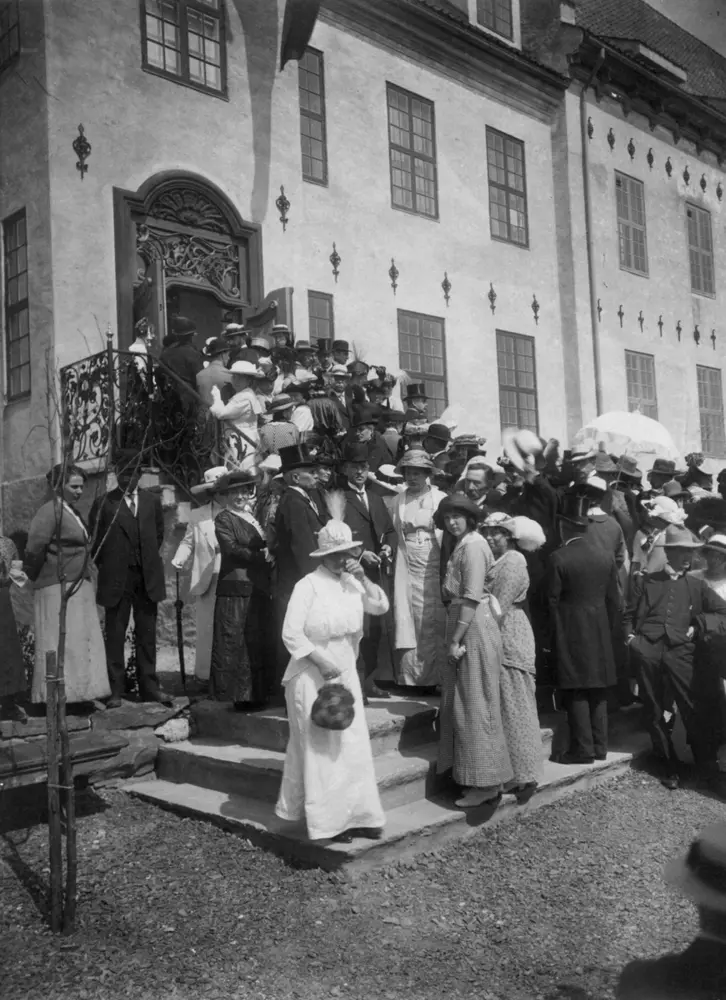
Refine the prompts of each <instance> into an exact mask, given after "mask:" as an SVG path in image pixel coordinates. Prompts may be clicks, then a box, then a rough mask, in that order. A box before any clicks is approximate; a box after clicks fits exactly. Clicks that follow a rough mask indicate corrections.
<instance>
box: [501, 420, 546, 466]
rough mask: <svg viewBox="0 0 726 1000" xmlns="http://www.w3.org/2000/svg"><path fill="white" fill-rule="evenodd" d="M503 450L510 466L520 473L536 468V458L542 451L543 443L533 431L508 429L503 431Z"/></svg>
mask: <svg viewBox="0 0 726 1000" xmlns="http://www.w3.org/2000/svg"><path fill="white" fill-rule="evenodd" d="M502 450H503V451H504V454H505V457H506V459H507V461H508V462H509V464H510V465H513V466H514V468H515V469H517V470H518V471H519V472H524V470H525V468H526V467H527V466H529V468H530V469H532V468H534V456H535V455H539V454H540V452H541V451H542V442H541V441H540V439H539V438H538V437H537V435H536V434H535V433H534V432H533V431H527V430H524V431H520V430H517V429H516V427H507V428H506V429H505V430H504V431H502Z"/></svg>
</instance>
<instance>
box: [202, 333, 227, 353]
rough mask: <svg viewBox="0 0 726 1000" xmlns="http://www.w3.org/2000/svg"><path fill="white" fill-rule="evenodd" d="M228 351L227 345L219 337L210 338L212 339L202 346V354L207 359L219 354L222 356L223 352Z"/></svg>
mask: <svg viewBox="0 0 726 1000" xmlns="http://www.w3.org/2000/svg"><path fill="white" fill-rule="evenodd" d="M228 350H229V344H227V343H225V341H224V340H223V339H222V338H221V337H212V339H211V340H209V341H207V343H206V344H205V345H204V353H205V354H206V355H207V357H209V358H216V357H218V356H219V355H220V354H224V353H225V351H228Z"/></svg>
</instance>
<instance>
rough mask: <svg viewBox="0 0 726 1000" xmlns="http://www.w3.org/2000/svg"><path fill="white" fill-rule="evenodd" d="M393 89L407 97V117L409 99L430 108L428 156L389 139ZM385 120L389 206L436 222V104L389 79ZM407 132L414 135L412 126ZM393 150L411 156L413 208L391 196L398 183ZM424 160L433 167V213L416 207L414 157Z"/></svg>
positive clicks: (437, 181)
mask: <svg viewBox="0 0 726 1000" xmlns="http://www.w3.org/2000/svg"><path fill="white" fill-rule="evenodd" d="M392 91H395V92H396V93H398V94H402V95H403V96H404V97H406V98H408V101H409V112H408V114H409V117H412V111H411V105H410V102H411V101H420V102H421V103H422V104H426V105H428V106H429V107H430V108H431V146H432V149H433V154H432V155H431V156H429V155H428V154H426V153H417V152H415V151H414V148H413V144H412V145H411V146H409V147H408V149H407V148H405V147H404V146H399V145H398V143H394V142H393V141H392V140H391V127H392V126H391V101H390V95H391V92H392ZM386 122H387V140H388V164H389V177H390V182H391V208H393V209H395V210H396V211H397V212H406V213H407V214H408V215H416V216H418V218H420V219H428V220H429V222H438V221H439V219H440V210H439V166H438V146H437V144H436V106H435V104H434V102H433V101H430V100H429V99H428V98H427V97H421V95H420V94H414V93H413V92H412V91H410V90H406V89H405V87H399V86H398V84H397V83H391V82H390V80H389V81H386ZM409 134H410V135H411V136H413V135H414V131H413V127H411V128H410V129H409ZM394 150H395V151H396V152H398V153H403V154H404V155H406V156H410V158H411V197H412V199H413V208H408V207H407V206H406V205H398V204H397V203H396V202H395V200H394V197H393V191H394V187H398V186H399V185H394V183H393V171H394V169H398V168H397V167H395V166H394V163H393V153H394ZM417 157H418V159H420V160H424V161H425V162H426V163H431V164H432V165H433V169H434V177H433V183H434V195H433V200H434V206H435V212H434V214H433V215H432V214H430V213H429V212H422V211H420V210H419V209H417V208H416V204H417V197H418V196H417V192H416V183H415V180H416V173H415V161H416V158H417Z"/></svg>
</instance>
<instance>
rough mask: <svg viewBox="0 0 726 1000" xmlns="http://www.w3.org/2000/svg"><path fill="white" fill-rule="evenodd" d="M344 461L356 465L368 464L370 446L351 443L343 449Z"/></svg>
mask: <svg viewBox="0 0 726 1000" xmlns="http://www.w3.org/2000/svg"><path fill="white" fill-rule="evenodd" d="M343 461H344V462H354V463H356V464H363V462H368V445H366V444H355V443H353V442H350V443H349V444H347V445H346V446H345V448H344V449H343Z"/></svg>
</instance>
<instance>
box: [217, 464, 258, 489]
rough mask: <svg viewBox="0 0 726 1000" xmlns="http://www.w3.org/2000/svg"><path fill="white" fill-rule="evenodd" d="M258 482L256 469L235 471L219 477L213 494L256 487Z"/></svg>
mask: <svg viewBox="0 0 726 1000" xmlns="http://www.w3.org/2000/svg"><path fill="white" fill-rule="evenodd" d="M259 481H260V474H259V472H258V471H257V469H255V468H249V469H235V470H233V471H232V472H227V473H226V474H225V475H223V476H220V477H219V479H218V480H217V481H216V483H215V484H214V487H213V489H214V492H215V493H226V492H227V490H233V489H236V488H237V487H238V486H256V485H257V483H259Z"/></svg>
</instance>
